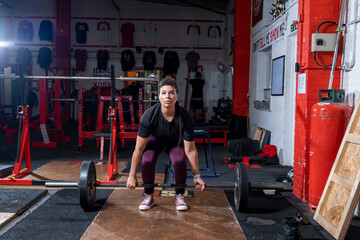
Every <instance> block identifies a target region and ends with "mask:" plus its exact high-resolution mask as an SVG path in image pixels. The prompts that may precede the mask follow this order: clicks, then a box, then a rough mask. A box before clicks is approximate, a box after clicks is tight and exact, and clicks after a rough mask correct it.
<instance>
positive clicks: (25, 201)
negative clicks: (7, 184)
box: [0, 189, 47, 214]
mask: <svg viewBox="0 0 360 240" xmlns="http://www.w3.org/2000/svg"><path fill="white" fill-rule="evenodd" d="M46 194H47V191H46V190H29V189H0V212H1V213H17V214H21V213H22V212H24V211H25V210H26V209H27V208H28V207H30V206H31V205H32V204H33V203H34V202H35V201H37V200H38V199H40V198H42V197H43V196H45V195H46Z"/></svg>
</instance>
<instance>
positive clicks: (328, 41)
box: [311, 33, 336, 52]
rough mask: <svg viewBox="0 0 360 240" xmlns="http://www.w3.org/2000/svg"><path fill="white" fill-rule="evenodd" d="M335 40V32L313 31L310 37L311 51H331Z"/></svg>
mask: <svg viewBox="0 0 360 240" xmlns="http://www.w3.org/2000/svg"><path fill="white" fill-rule="evenodd" d="M335 42H336V33H313V34H312V38H311V52H333V51H334V49H335Z"/></svg>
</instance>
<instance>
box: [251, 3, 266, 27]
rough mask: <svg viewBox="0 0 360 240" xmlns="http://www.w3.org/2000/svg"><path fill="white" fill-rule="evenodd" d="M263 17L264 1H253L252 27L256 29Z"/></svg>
mask: <svg viewBox="0 0 360 240" xmlns="http://www.w3.org/2000/svg"><path fill="white" fill-rule="evenodd" d="M262 15H263V0H253V6H252V21H251V22H252V26H253V27H254V26H255V25H256V24H257V23H258V22H259V21H260V20H261V19H262Z"/></svg>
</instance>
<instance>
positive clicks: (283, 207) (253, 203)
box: [225, 190, 325, 240]
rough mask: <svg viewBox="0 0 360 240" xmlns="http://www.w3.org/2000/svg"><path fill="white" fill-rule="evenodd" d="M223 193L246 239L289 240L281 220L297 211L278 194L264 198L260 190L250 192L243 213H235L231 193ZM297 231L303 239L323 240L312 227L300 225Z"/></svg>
mask: <svg viewBox="0 0 360 240" xmlns="http://www.w3.org/2000/svg"><path fill="white" fill-rule="evenodd" d="M225 193H226V196H227V198H228V200H229V203H230V205H231V207H232V209H233V211H234V213H235V216H236V218H237V219H238V221H239V223H240V225H241V228H242V229H243V231H244V233H245V236H246V238H247V239H289V238H286V236H285V228H286V226H285V224H284V223H283V221H282V220H283V219H284V218H285V217H293V216H295V215H296V214H297V212H298V211H297V209H295V208H293V207H292V206H291V204H290V203H289V202H288V201H287V200H285V199H284V198H283V197H282V196H281V195H280V194H279V193H276V194H275V195H270V196H266V195H265V194H264V193H263V192H262V191H261V190H251V191H250V193H249V203H248V207H247V209H246V210H245V211H244V212H237V211H236V209H235V204H234V194H233V191H225ZM299 229H300V233H301V235H302V238H303V239H307V240H310V239H325V238H324V236H323V235H321V234H320V233H319V231H317V229H316V227H315V226H314V225H311V224H308V225H304V224H300V226H299Z"/></svg>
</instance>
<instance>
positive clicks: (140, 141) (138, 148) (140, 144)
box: [126, 136, 147, 189]
mask: <svg viewBox="0 0 360 240" xmlns="http://www.w3.org/2000/svg"><path fill="white" fill-rule="evenodd" d="M146 144H147V138H143V137H140V136H137V138H136V145H135V150H134V152H133V155H132V158H131V167H130V173H129V178H128V180H127V184H126V186H127V188H130V189H135V187H136V184H137V180H136V173H137V170H138V168H139V165H140V161H141V157H142V154H143V152H144V150H145V147H146Z"/></svg>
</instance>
